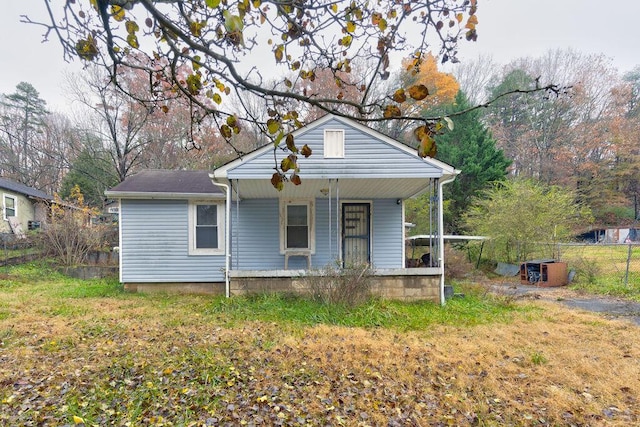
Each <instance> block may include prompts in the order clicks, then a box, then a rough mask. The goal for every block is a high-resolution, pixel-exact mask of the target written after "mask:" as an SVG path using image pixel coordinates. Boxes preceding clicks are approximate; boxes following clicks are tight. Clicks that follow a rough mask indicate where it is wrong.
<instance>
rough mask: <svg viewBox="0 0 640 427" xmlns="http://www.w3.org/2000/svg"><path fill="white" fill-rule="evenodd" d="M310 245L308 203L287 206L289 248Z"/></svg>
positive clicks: (302, 247) (304, 247)
mask: <svg viewBox="0 0 640 427" xmlns="http://www.w3.org/2000/svg"><path fill="white" fill-rule="evenodd" d="M308 247H309V214H308V212H307V205H289V206H287V249H306V248H308Z"/></svg>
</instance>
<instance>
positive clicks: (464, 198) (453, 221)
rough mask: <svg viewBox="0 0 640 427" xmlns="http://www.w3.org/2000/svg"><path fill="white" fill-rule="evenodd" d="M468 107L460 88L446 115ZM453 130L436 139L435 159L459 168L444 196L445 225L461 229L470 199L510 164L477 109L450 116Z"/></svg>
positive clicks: (503, 176)
mask: <svg viewBox="0 0 640 427" xmlns="http://www.w3.org/2000/svg"><path fill="white" fill-rule="evenodd" d="M469 107H470V103H469V101H468V100H467V97H466V96H465V94H464V93H463V92H462V91H459V92H458V94H457V95H456V100H455V104H454V105H452V106H449V107H447V108H446V111H445V114H451V113H452V112H455V111H461V110H464V109H467V108H469ZM452 120H453V125H454V127H453V130H451V131H450V132H446V133H444V134H443V135H440V136H438V137H437V138H436V141H437V143H438V154H437V156H436V158H437V159H438V160H441V161H443V162H445V163H448V164H450V165H452V166H454V167H455V168H456V169H459V170H461V173H460V175H458V177H457V178H456V180H455V181H454V182H452V183H451V184H448V185H445V186H444V195H443V196H444V199H445V200H449V203H448V205H447V206H448V210H447V212H446V214H447V216H448V218H447V221H445V222H446V224H447V227H448V228H449V232H460V231H461V230H460V217H461V215H462V214H463V213H464V212H465V211H466V210H467V209H468V207H469V205H470V204H471V201H472V199H473V198H474V197H476V196H477V195H478V194H479V193H480V192H481V191H482V190H483V189H485V188H486V187H487V186H488V185H489V184H490V183H492V182H495V181H501V180H504V179H505V177H506V174H507V167H509V165H510V164H511V161H510V160H508V159H507V158H506V157H505V156H504V153H503V152H502V150H499V149H497V148H496V141H495V140H494V139H493V137H492V135H491V132H489V130H488V129H487V127H486V126H485V125H484V123H482V120H481V117H480V111H479V110H473V111H471V112H469V113H466V114H463V115H460V116H455V117H452Z"/></svg>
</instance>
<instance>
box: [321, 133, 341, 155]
mask: <svg viewBox="0 0 640 427" xmlns="http://www.w3.org/2000/svg"><path fill="white" fill-rule="evenodd" d="M329 132H332V133H333V132H336V133H340V134H342V139H341V140H340V144H341V145H340V146H339V147H337V148H338V150H336V151H338V152H337V153H336V154H335V155H330V154H329V153H330V152H331V153H333V151H334V150H329V146H328V141H327V133H329ZM323 141H324V145H323V148H324V158H325V159H344V129H325V130H324V140H323ZM334 148H336V147H334Z"/></svg>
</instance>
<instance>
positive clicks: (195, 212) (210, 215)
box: [189, 202, 224, 255]
mask: <svg viewBox="0 0 640 427" xmlns="http://www.w3.org/2000/svg"><path fill="white" fill-rule="evenodd" d="M223 253H224V204H222V203H213V202H191V203H190V204H189V254H190V255H220V254H223Z"/></svg>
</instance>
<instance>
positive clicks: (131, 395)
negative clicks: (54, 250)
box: [0, 289, 640, 426]
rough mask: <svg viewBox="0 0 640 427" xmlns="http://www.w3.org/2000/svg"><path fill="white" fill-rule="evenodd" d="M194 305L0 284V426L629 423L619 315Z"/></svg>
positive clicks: (631, 361)
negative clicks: (414, 313)
mask: <svg viewBox="0 0 640 427" xmlns="http://www.w3.org/2000/svg"><path fill="white" fill-rule="evenodd" d="M29 295H30V297H29V298H27V296H29ZM61 302H64V303H65V304H66V305H65V306H61ZM207 304H208V301H207V299H206V298H200V297H190V296H182V297H179V298H173V299H165V298H164V297H162V296H151V297H139V296H131V297H126V296H119V297H118V296H117V297H102V298H79V299H70V300H68V299H60V298H53V299H52V298H51V297H49V296H47V295H39V294H38V293H37V292H33V291H31V292H30V291H29V290H28V289H23V290H21V291H20V292H11V293H8V292H0V313H10V314H8V315H5V316H0V319H2V320H0V341H2V345H1V346H0V360H1V362H2V363H1V364H0V424H5V425H23V424H34V425H35V424H45V425H60V424H65V423H70V424H72V423H73V422H80V419H82V420H84V421H86V422H87V424H92V423H93V424H96V425H107V424H109V425H111V424H115V425H124V424H125V423H127V422H130V423H131V424H132V425H206V424H207V423H209V424H211V425H239V424H242V423H243V422H245V423H251V422H253V423H255V424H256V425H278V424H281V425H348V426H366V425H371V426H374V425H416V426H427V425H527V426H528V425H589V426H599V425H603V426H605V425H606V426H628V425H633V424H636V425H637V424H638V423H640V402H639V401H638V396H640V362H639V361H640V334H638V332H639V329H638V327H637V326H634V325H631V324H628V323H624V322H619V321H609V320H606V319H604V318H602V317H599V316H596V315H592V314H586V313H580V312H576V311H571V310H568V309H565V308H562V307H560V306H558V305H555V304H553V303H549V302H535V303H534V304H537V305H539V306H540V307H542V309H543V315H541V316H534V317H533V318H532V317H531V316H528V315H526V314H522V315H519V316H517V317H516V318H515V320H514V321H512V322H511V323H509V324H499V325H496V324H491V325H485V326H476V327H464V328H463V327H452V326H435V327H432V328H430V329H428V330H425V331H420V332H410V333H399V332H394V331H390V330H386V329H371V330H366V329H360V328H342V327H330V326H323V325H319V326H315V327H303V326H295V325H286V324H284V325H283V324H277V323H266V322H258V321H247V322H243V323H241V324H236V325H235V326H229V324H228V323H227V322H226V319H225V318H224V314H220V313H211V312H208V311H207V310H206V307H207ZM526 304H532V303H531V302H526ZM56 310H57V311H56ZM60 310H62V311H60ZM74 310H76V311H74ZM225 325H227V326H225ZM74 416H75V417H78V418H75V419H74V418H73V417H74Z"/></svg>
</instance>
